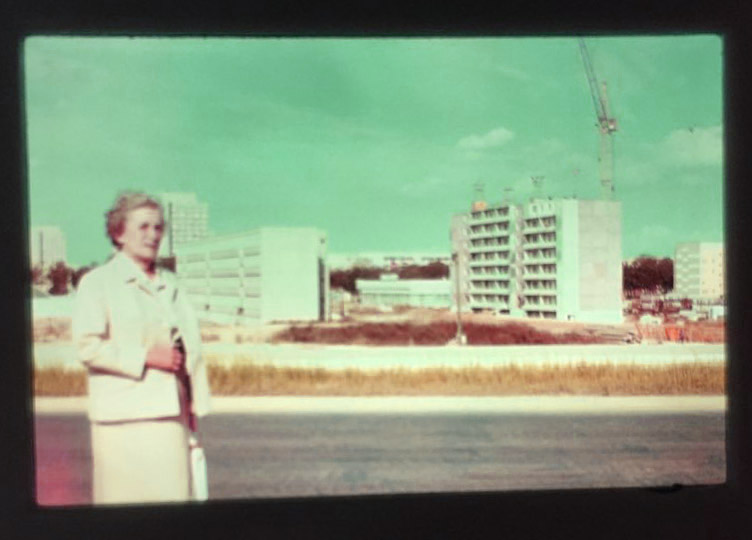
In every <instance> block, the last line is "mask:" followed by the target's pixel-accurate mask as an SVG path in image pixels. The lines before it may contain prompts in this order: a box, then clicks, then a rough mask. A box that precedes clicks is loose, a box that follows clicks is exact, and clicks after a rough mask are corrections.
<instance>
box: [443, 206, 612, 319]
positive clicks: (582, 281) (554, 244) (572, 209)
mask: <svg viewBox="0 0 752 540" xmlns="http://www.w3.org/2000/svg"><path fill="white" fill-rule="evenodd" d="M463 228H464V230H465V236H463V234H462V232H461V231H462V229H463ZM452 242H453V252H454V253H456V254H457V259H458V263H459V264H458V267H459V273H460V276H459V282H460V286H459V289H460V291H461V293H462V294H464V295H465V298H464V300H465V301H466V303H464V304H463V307H466V309H470V310H473V311H481V310H490V311H495V312H498V313H502V314H508V315H512V316H527V317H544V318H551V319H560V320H581V321H591V322H621V321H622V315H621V312H622V311H621V310H622V307H621V290H622V268H621V203H619V202H616V201H605V200H593V201H586V200H579V199H542V198H537V199H532V200H531V201H530V202H528V203H526V204H522V205H517V204H513V203H503V204H500V205H492V206H488V207H486V206H485V205H478V204H477V203H476V204H475V205H474V208H473V210H472V211H471V212H470V213H468V214H461V215H460V216H455V217H454V218H453V224H452ZM465 251H466V252H467V256H466V257H465V256H464V255H463V252H465ZM452 270H453V271H456V268H453V269H452ZM454 279H456V276H455V278H454ZM455 301H456V300H455Z"/></svg>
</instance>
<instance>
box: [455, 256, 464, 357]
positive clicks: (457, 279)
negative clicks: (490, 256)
mask: <svg viewBox="0 0 752 540" xmlns="http://www.w3.org/2000/svg"><path fill="white" fill-rule="evenodd" d="M452 262H453V263H454V282H455V290H456V298H457V336H456V337H455V340H456V341H457V345H464V344H466V343H467V337H466V336H465V333H464V332H463V330H462V315H461V314H460V313H461V311H462V295H461V294H460V257H459V253H457V252H456V251H455V252H454V253H452Z"/></svg>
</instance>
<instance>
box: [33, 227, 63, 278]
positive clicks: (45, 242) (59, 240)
mask: <svg viewBox="0 0 752 540" xmlns="http://www.w3.org/2000/svg"><path fill="white" fill-rule="evenodd" d="M65 248H66V245H65V233H63V230H62V229H61V228H60V227H53V226H45V227H31V229H30V231H29V255H30V257H29V258H30V259H31V266H39V267H41V268H43V269H47V268H49V267H50V266H53V265H54V264H55V263H57V262H66V250H65Z"/></svg>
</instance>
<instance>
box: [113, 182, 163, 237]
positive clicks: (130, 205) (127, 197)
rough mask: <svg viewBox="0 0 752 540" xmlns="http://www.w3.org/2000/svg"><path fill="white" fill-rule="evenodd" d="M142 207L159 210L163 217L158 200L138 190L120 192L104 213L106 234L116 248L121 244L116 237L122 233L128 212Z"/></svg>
mask: <svg viewBox="0 0 752 540" xmlns="http://www.w3.org/2000/svg"><path fill="white" fill-rule="evenodd" d="M144 207H146V208H154V209H155V210H159V211H160V213H161V214H162V216H163V217H164V209H163V208H162V205H161V204H160V202H159V201H158V200H157V199H156V198H154V197H151V196H149V195H147V194H146V193H141V192H138V191H125V192H122V193H120V194H119V195H118V197H117V199H115V204H113V205H112V208H110V209H109V210H108V211H107V213H106V214H105V219H106V224H107V225H106V226H107V236H108V237H109V238H110V242H112V245H113V246H115V247H116V248H117V249H120V248H121V245H120V244H119V243H118V241H117V240H116V238H117V237H118V236H120V235H121V234H123V229H124V227H125V220H126V218H127V217H128V212H130V211H132V210H136V209H137V208H144Z"/></svg>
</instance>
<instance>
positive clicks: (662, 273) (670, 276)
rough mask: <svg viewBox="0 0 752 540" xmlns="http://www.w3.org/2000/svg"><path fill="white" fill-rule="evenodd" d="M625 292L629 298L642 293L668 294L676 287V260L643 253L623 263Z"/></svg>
mask: <svg viewBox="0 0 752 540" xmlns="http://www.w3.org/2000/svg"><path fill="white" fill-rule="evenodd" d="M622 270H623V273H622V276H623V277H622V279H623V289H624V294H625V295H626V296H627V297H628V298H633V297H635V296H639V295H640V294H642V293H649V294H666V293H667V292H669V291H672V290H673V289H674V261H673V260H671V259H670V258H668V257H664V258H662V259H659V258H656V257H650V256H647V255H641V256H639V257H637V258H636V259H635V260H634V261H632V262H631V263H623V265H622Z"/></svg>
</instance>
